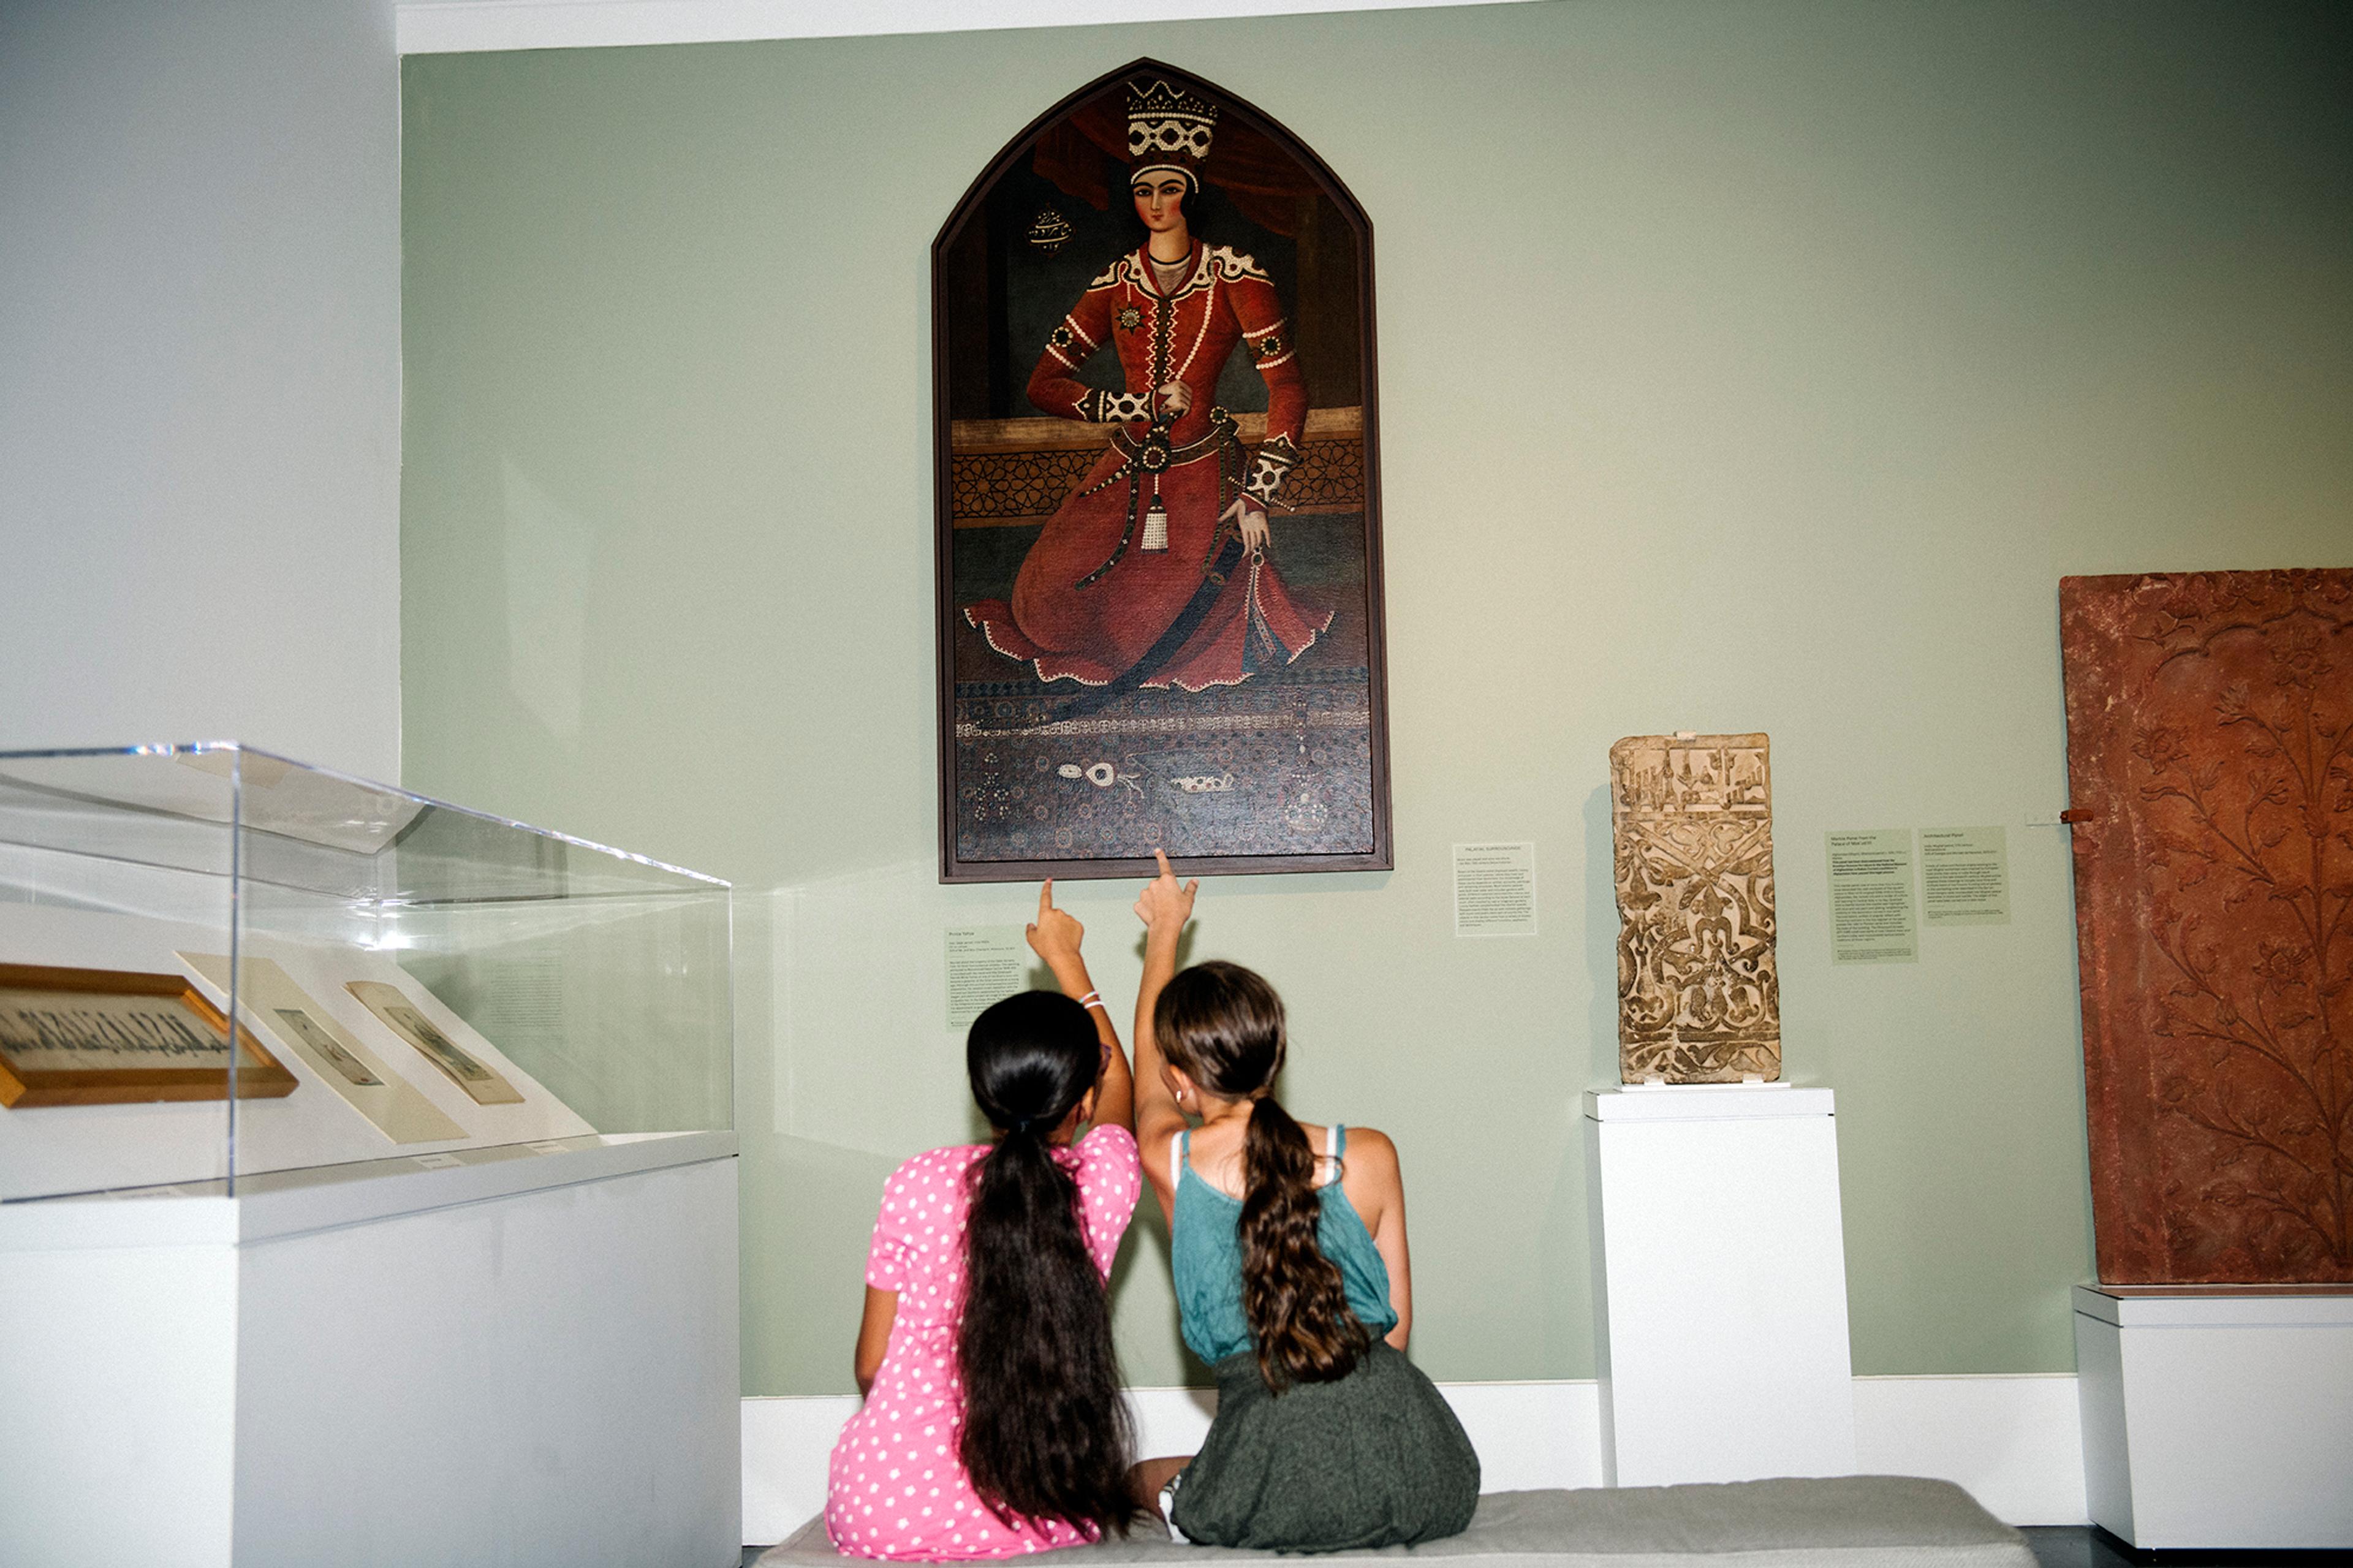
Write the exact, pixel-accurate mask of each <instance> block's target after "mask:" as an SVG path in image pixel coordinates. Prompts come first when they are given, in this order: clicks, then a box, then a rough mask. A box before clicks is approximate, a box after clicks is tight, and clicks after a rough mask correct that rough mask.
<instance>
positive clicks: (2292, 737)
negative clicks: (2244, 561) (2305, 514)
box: [2060, 571, 2353, 1284]
mask: <svg viewBox="0 0 2353 1568" xmlns="http://www.w3.org/2000/svg"><path fill="white" fill-rule="evenodd" d="M2060 627H2061V641H2062V647H2063V657H2064V659H2065V668H2066V687H2067V767H2068V785H2069V792H2070V795H2071V796H2072V804H2073V808H2074V810H2073V816H2075V817H2076V818H2077V820H2076V822H2075V826H2074V850H2075V920H2076V932H2077V955H2078V963H2079V964H2080V968H2081V974H2082V981H2083V994H2084V1088H2085V1093H2086V1099H2087V1101H2088V1110H2089V1113H2090V1121H2091V1148H2092V1204H2093V1222H2094V1228H2095V1231H2096V1235H2097V1241H2098V1249H2099V1268H2100V1278H2101V1279H2103V1280H2104V1281H2106V1282H2108V1283H2111V1284H2179V1283H2191V1282H2207V1283H2220V1282H2233V1283H2253V1284H2263V1283H2289V1282H2295V1281H2342V1280H2353V572H2348V571H2321V572H2219V573H2200V574H2194V575H2178V576H2139V577H2070V578H2067V579H2065V580H2064V581H2063V583H2062V584H2061V586H2060Z"/></svg>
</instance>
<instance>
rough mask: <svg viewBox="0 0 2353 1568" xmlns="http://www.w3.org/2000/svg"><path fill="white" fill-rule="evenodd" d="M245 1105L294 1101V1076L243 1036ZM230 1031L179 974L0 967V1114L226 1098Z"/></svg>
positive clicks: (240, 1067) (241, 1091)
mask: <svg viewBox="0 0 2353 1568" xmlns="http://www.w3.org/2000/svg"><path fill="white" fill-rule="evenodd" d="M236 1048H237V1049H239V1050H241V1051H242V1052H243V1056H242V1058H240V1059H239V1061H238V1063H237V1098H238V1099H239V1100H274V1099H277V1098H278V1097H280V1096H281V1095H288V1094H291V1093H293V1092H294V1086H295V1078H294V1075H293V1074H292V1073H290V1072H289V1071H288V1070H287V1069H286V1067H285V1065H284V1064H283V1063H281V1062H280V1061H279V1059H278V1058H276V1057H273V1056H271V1055H270V1054H269V1052H268V1051H267V1050H265V1049H263V1048H262V1046H261V1042H260V1041H259V1040H257V1039H255V1038H254V1037H253V1036H252V1034H251V1033H250V1032H249V1031H248V1030H245V1029H239V1030H237V1047H236ZM230 1049H231V1047H230V1044H229V1030H228V1021H227V1019H226V1018H224V1017H223V1016H221V1011H220V1009H219V1008H217V1007H216V1006H214V1005H212V1003H211V1002H210V1001H208V1000H207V999H206V996H205V994H204V993H203V992H201V991H198V990H197V989H196V987H195V984H194V983H193V982H191V981H188V980H185V979H184V978H182V977H181V976H179V975H177V974H138V973H130V972H128V971H122V970H112V969H53V968H45V967H40V966H37V965H31V964H18V963H0V1106H5V1107H7V1108H8V1109H10V1110H33V1109H35V1108H37V1107H39V1106H47V1105H115V1104H123V1103H135V1102H138V1101H142V1100H227V1098H228V1064H229V1051H230Z"/></svg>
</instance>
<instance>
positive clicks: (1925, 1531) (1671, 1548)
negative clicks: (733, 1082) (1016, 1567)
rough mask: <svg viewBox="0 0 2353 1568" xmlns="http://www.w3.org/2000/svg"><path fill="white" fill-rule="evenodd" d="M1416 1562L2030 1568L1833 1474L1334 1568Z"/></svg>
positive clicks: (1365, 1555)
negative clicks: (1699, 1562) (1501, 1560)
mask: <svg viewBox="0 0 2353 1568" xmlns="http://www.w3.org/2000/svg"><path fill="white" fill-rule="evenodd" d="M1052 1555H1054V1556H1055V1557H1057V1558H1058V1559H1067V1560H1068V1561H1070V1562H1071V1563H1072V1564H1073V1565H1074V1568H1076V1564H1077V1560H1078V1559H1079V1558H1081V1557H1084V1558H1086V1559H1087V1563H1088V1568H1093V1565H1094V1564H1097V1563H1103V1564H1109V1563H1176V1562H1201V1561H1204V1560H1208V1559H1221V1558H1262V1557H1274V1556H1278V1555H1280V1553H1276V1552H1241V1551H1234V1550H1230V1549H1228V1548H1225V1547H1218V1546H1187V1545H1184V1544H1182V1543H1179V1542H1171V1541H1167V1540H1164V1539H1161V1538H1159V1536H1158V1532H1157V1531H1156V1530H1153V1529H1150V1528H1149V1527H1139V1528H1138V1530H1137V1532H1136V1534H1135V1536H1134V1538H1133V1539H1131V1540H1128V1541H1124V1542H1123V1541H1111V1542H1104V1543H1103V1544H1100V1545H1095V1546H1080V1547H1069V1548H1065V1549H1063V1550H1062V1551H1061V1552H1055V1553H1053V1554H1052ZM1408 1557H1409V1558H1412V1559H1413V1560H1414V1561H1416V1562H1418V1563H1455V1562H1467V1561H1470V1560H1473V1559H1492V1558H1513V1559H1516V1560H1518V1561H1519V1562H1520V1563H1525V1564H1527V1565H1528V1568H1670V1565H1672V1564H1679V1563H1692V1562H1694V1561H1695V1560H1701V1559H1704V1560H1705V1561H1706V1562H1707V1563H1709V1564H1710V1565H1711V1568H2034V1555H2033V1552H2031V1550H2029V1548H2028V1547H2027V1544H2026V1538H2025V1537H2024V1536H2022V1535H2021V1534H2020V1533H2019V1532H2018V1531H2015V1530H2012V1529H2011V1528H2010V1526H2008V1525H2006V1524H2004V1523H2002V1522H2001V1521H2000V1520H1998V1519H1996V1518H1994V1517H1993V1515H1991V1514H1989V1513H1988V1512H1986V1510H1984V1509H1982V1508H1980V1507H1978V1503H1977V1500H1975V1499H1974V1498H1972V1497H1970V1496H1969V1494H1968V1492H1966V1491H1964V1490H1962V1489H1960V1488H1959V1487H1957V1486H1955V1485H1954V1484H1953V1483H1952V1482H1950V1481H1938V1480H1927V1479H1921V1478H1918V1477H1913V1476H1834V1477H1828V1478H1821V1479H1776V1480H1763V1481H1735V1482H1729V1483H1725V1484H1722V1485H1711V1486H1676V1487H1597V1488H1593V1489H1585V1490H1578V1491H1522V1492H1489V1493H1487V1494H1486V1495H1485V1496H1483V1497H1482V1498H1481V1499H1480V1500H1479V1511H1478V1513H1477V1515H1476V1516H1475V1517H1474V1518H1473V1519H1472V1521H1471V1528H1470V1529H1469V1530H1467V1531H1463V1532H1462V1533H1461V1535H1456V1536H1450V1537H1448V1538H1447V1539H1446V1540H1443V1541H1433V1542H1429V1543H1427V1544H1426V1545H1421V1546H1391V1547H1385V1548H1383V1549H1381V1550H1380V1551H1377V1552H1332V1553H1329V1554H1327V1555H1325V1556H1324V1561H1328V1562H1333V1563H1346V1562H1352V1561H1356V1560H1357V1559H1393V1558H1408ZM842 1561H843V1558H842V1556H841V1554H839V1553H838V1552H835V1551H834V1549H833V1544H832V1542H830V1541H829V1540H828V1539H827V1536H826V1532H825V1521H824V1519H823V1518H822V1517H821V1516H820V1517H819V1518H817V1519H813V1520H811V1521H809V1522H808V1523H807V1525H805V1526H803V1527H802V1528H801V1529H800V1530H799V1531H797V1532H796V1533H795V1534H794V1536H793V1538H792V1539H791V1540H789V1541H787V1542H785V1543H784V1544H783V1545H781V1546H777V1547H775V1548H772V1549H771V1550H769V1551H768V1552H765V1553H763V1554H762V1555H761V1557H760V1559H759V1563H760V1568H795V1565H796V1564H816V1563H828V1564H837V1565H838V1564H839V1563H841V1562H842Z"/></svg>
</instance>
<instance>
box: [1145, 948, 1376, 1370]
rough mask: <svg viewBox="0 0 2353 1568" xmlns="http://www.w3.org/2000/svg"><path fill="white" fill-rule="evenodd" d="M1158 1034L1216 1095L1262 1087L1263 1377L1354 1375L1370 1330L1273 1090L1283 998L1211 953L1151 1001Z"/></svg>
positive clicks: (1300, 1139)
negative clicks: (1322, 1240)
mask: <svg viewBox="0 0 2353 1568" xmlns="http://www.w3.org/2000/svg"><path fill="white" fill-rule="evenodd" d="M1152 1033H1153V1037H1154V1038H1155V1039H1157V1040H1158V1041H1159V1042H1160V1048H1161V1049H1162V1050H1163V1051H1164V1052H1166V1054H1167V1057H1168V1059H1169V1060H1170V1061H1171V1062H1174V1063H1175V1064H1176V1066H1177V1067H1178V1068H1181V1069H1183V1071H1184V1072H1185V1073H1186V1075H1187V1077H1189V1078H1191V1079H1193V1081H1194V1082H1196V1083H1198V1084H1199V1085H1200V1086H1201V1087H1202V1088H1203V1089H1208V1091H1209V1092H1210V1093H1212V1094H1220V1095H1230V1096H1233V1097H1235V1098H1237V1099H1240V1098H1245V1097H1253V1096H1254V1097H1255V1098H1256V1103H1255V1104H1253V1105H1252V1106H1251V1107H1250V1125H1249V1126H1248V1128H1246V1129H1245V1130H1244V1131H1243V1134H1242V1186H1243V1193H1242V1214H1241V1221H1240V1227H1239V1228H1240V1236H1241V1244H1242V1315H1243V1316H1244V1317H1245V1318H1247V1319H1248V1320H1249V1321H1250V1338H1251V1339H1252V1340H1253V1341H1255V1342H1256V1346H1257V1351H1258V1371H1259V1376H1260V1377H1261V1378H1263V1379H1264V1380H1265V1382H1266V1385H1267V1387H1268V1388H1270V1389H1271V1390H1273V1391H1274V1392H1275V1393H1277V1394H1280V1393H1282V1391H1283V1390H1284V1389H1285V1388H1288V1387H1289V1386H1290V1385H1291V1384H1294V1383H1329V1382H1332V1381H1334V1380H1335V1379H1338V1378H1343V1377H1345V1376H1347V1375H1348V1373H1350V1372H1351V1371H1353V1370H1354V1369H1355V1367H1356V1363H1357V1362H1358V1360H1360V1359H1361V1358H1362V1357H1363V1356H1364V1355H1365V1353H1366V1352H1367V1351H1369V1350H1370V1349H1371V1348H1372V1342H1373V1341H1372V1334H1371V1333H1370V1331H1367V1330H1366V1327H1365V1325H1364V1322H1363V1321H1362V1320H1360V1319H1359V1318H1358V1317H1357V1316H1356V1310H1355V1309H1354V1308H1352V1307H1350V1306H1349V1305H1348V1292H1347V1289H1346V1286H1345V1284H1344V1283H1343V1282H1342V1280H1341V1279H1340V1270H1339V1268H1337V1267H1336V1266H1335V1264H1334V1263H1333V1262H1332V1260H1331V1259H1330V1258H1326V1257H1324V1249H1323V1247H1321V1246H1319V1245H1318V1244H1317V1242H1316V1239H1315V1226H1316V1222H1317V1221H1318V1219H1319V1218H1320V1217H1321V1216H1322V1215H1323V1205H1322V1203H1321V1202H1320V1201H1318V1199H1317V1198H1316V1195H1315V1151H1314V1149H1312V1148H1310V1147H1309V1146H1308V1143H1307V1134H1306V1132H1305V1131H1304V1130H1303V1129H1302V1128H1301V1127H1300V1125H1299V1123H1298V1122H1296V1121H1293V1120H1292V1119H1291V1113H1290V1112H1289V1111H1287V1110H1283V1108H1282V1105H1281V1104H1280V1103H1278V1102H1277V1101H1276V1100H1275V1098H1274V1094H1273V1085H1274V1076H1275V1074H1277V1073H1279V1072H1281V1071H1282V1058H1283V1056H1284V1053H1285V1051H1286V1049H1287V1048H1288V1047H1287V1042H1286V1040H1285V1037H1284V1029H1283V1015H1282V997H1281V996H1278V995H1276V994H1275V990H1274V987H1273V986H1271V985H1270V984H1267V983H1266V981H1265V979H1264V977H1262V976H1261V975H1260V974H1258V973H1256V972H1254V971H1252V970H1248V969H1244V968H1243V967H1242V966H1241V965H1240V964H1239V963H1224V962H1223V961H1221V960H1216V959H1213V960H1211V961H1210V962H1208V963H1197V964H1195V965H1193V967H1192V968H1190V969H1187V970H1185V971H1184V972H1183V973H1179V974H1177V975H1176V977H1175V978H1173V979H1171V980H1170V981H1169V982H1168V984H1167V985H1166V987H1165V988H1164V989H1163V990H1162V991H1161V993H1160V1000H1159V1002H1158V1004H1157V1005H1155V1006H1154V1008H1153V1010H1152Z"/></svg>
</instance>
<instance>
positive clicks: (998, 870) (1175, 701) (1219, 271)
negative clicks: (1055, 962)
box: [932, 60, 1391, 882]
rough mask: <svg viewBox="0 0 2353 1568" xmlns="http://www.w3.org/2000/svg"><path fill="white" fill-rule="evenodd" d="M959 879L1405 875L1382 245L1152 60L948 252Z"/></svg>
mask: <svg viewBox="0 0 2353 1568" xmlns="http://www.w3.org/2000/svg"><path fill="white" fill-rule="evenodd" d="M932 262H933V352H934V439H935V460H936V465H937V477H936V483H937V504H936V519H935V531H936V539H937V562H938V567H937V583H938V605H937V610H938V623H939V630H938V637H939V732H940V852H941V854H940V870H941V878H942V879H943V880H944V881H951V882H960V881H1004V880H1027V879H1036V878H1039V877H1044V876H1057V877H1113V876H1129V875H1141V874H1147V873H1148V872H1149V871H1150V870H1151V868H1152V859H1151V856H1152V852H1153V851H1154V850H1155V848H1165V849H1166V850H1167V852H1168V853H1169V854H1170V855H1171V856H1172V857H1175V858H1178V859H1181V860H1183V861H1184V862H1185V863H1186V868H1187V870H1188V871H1207V872H1219V871H1303V870H1375V869H1387V868H1388V867H1389V865H1390V864H1391V851H1390V835H1389V811H1388V704H1387V689H1386V678H1385V672H1384V667H1383V653H1382V616H1381V553H1380V465H1379V461H1378V452H1379V445H1378V428H1379V422H1378V417H1377V397H1376V378H1375V374H1374V353H1373V253H1372V226H1371V224H1370V223H1369V222H1368V221H1367V220H1366V216H1365V215H1364V212H1363V210H1362V209H1361V208H1360V207H1359V206H1358V205H1357V204H1356V200H1355V199H1354V198H1353V197H1352V196H1351V195H1349V194H1348V191H1347V188H1346V187H1345V185H1343V184H1341V182H1340V180H1339V179H1338V177H1337V176H1336V175H1335V174H1333V173H1332V171H1331V170H1330V169H1329V168H1328V167H1326V166H1325V164H1324V162H1323V160H1322V159H1321V158H1319V157H1317V156H1316V154H1315V153H1314V152H1313V151H1312V150H1311V149H1309V148H1308V147H1307V145H1306V144H1305V143H1304V142H1301V141H1300V140H1299V139H1298V138H1297V137H1295V136H1293V135H1292V134H1291V133H1290V132H1288V131H1286V130H1284V129H1283V127H1282V125H1280V124H1278V123H1277V122H1276V121H1274V120H1272V119H1271V118H1270V117H1269V116H1268V115H1266V114H1265V113H1263V112H1262V111H1261V110H1258V109H1257V108H1255V107H1253V106H1252V105H1250V104H1249V103H1247V102H1244V101H1243V100H1240V99H1238V98H1236V97H1234V96H1233V95H1232V94H1231V93H1229V92H1227V91H1226V90H1224V89H1221V88H1219V87H1218V86H1217V85H1215V84H1214V83H1211V82H1209V81H1207V80H1204V79H1201V78H1199V77H1197V76H1194V75H1192V74H1190V73H1188V72H1186V71H1182V70H1178V69H1176V68H1173V67H1170V66H1166V65H1162V64H1159V63H1157V62H1155V61H1152V60H1138V61H1136V62H1135V63H1134V64H1133V65H1131V66H1128V67H1126V68H1124V69H1121V70H1117V71H1113V72H1112V73H1111V74H1110V75H1108V76H1105V77H1103V78H1101V79H1098V80H1096V81H1093V82H1091V83H1089V84H1088V85H1087V86H1085V87H1083V88H1081V89H1079V90H1078V91H1076V92H1074V93H1072V94H1071V96H1070V97H1068V98H1066V99H1064V100H1062V101H1061V102H1060V103H1058V104H1056V105H1055V106H1054V107H1053V108H1052V109H1050V110H1047V111H1046V112H1045V113H1044V114H1043V115H1041V116H1039V119H1038V120H1036V121H1033V122H1032V123H1031V124H1030V125H1029V127H1028V128H1027V129H1026V130H1024V131H1023V132H1021V133H1020V134H1019V135H1018V136H1016V137H1015V138H1014V139H1013V140H1012V142H1009V143H1008V144H1007V146H1006V147H1005V148H1004V149H1003V151H1001V152H1000V153H998V154H997V157H996V158H995V159H994V160H993V161H992V162H991V163H989V164H988V166H987V168H986V169H984V170H983V171H982V172H981V174H980V175H979V177H978V178H977V179H976V180H975V181H974V183H973V184H972V187H971V189H970V190H969V191H968V192H967V193H966V194H965V198H964V200H963V201H962V202H961V203H959V204H958V205H957V206H956V209H955V212H954V214H952V215H951V216H950V217H949V218H948V221H947V224H946V226H944V228H942V230H941V231H940V234H939V237H938V238H937V240H936V241H935V242H934V246H933V250H932Z"/></svg>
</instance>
